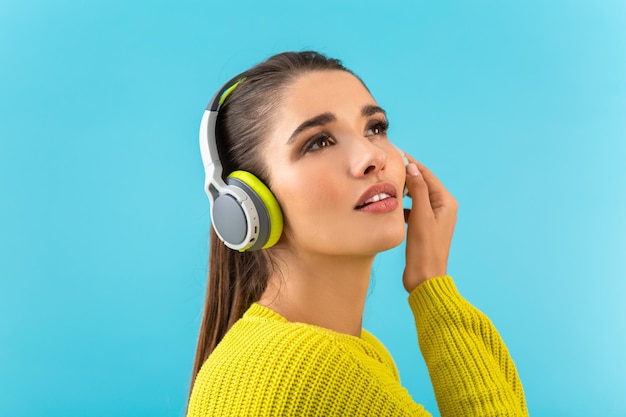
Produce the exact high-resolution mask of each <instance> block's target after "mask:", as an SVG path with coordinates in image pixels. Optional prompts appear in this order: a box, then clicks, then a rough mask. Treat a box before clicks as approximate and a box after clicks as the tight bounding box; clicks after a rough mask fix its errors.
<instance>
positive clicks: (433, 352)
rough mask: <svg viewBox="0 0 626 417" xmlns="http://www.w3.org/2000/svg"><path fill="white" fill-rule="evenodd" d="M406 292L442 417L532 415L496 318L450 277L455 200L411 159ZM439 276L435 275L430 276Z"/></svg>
mask: <svg viewBox="0 0 626 417" xmlns="http://www.w3.org/2000/svg"><path fill="white" fill-rule="evenodd" d="M409 159H410V161H411V163H410V164H408V166H407V187H408V189H409V194H410V196H411V198H412V199H413V207H412V208H411V210H407V211H406V213H405V214H406V219H407V224H408V235H407V245H406V267H405V270H404V274H403V283H404V287H405V289H406V290H407V291H408V292H409V293H410V295H409V304H410V306H411V309H412V311H413V314H414V316H415V323H416V327H417V331H418V339H419V344H420V348H421V350H422V354H423V356H424V359H425V361H426V365H427V366H428V370H429V373H430V376H431V380H432V383H433V387H434V389H435V395H436V397H437V402H438V404H439V408H440V411H441V415H442V416H497V415H512V416H527V415H528V411H527V410H526V403H525V399H524V393H523V390H522V386H521V382H520V380H519V378H518V375H517V371H516V370H515V365H514V364H513V361H512V360H511V358H510V356H509V353H508V351H507V349H506V346H505V345H504V343H503V342H502V339H501V338H500V335H499V334H498V332H497V330H496V329H495V327H494V326H493V324H492V323H491V321H490V320H489V319H488V318H487V317H486V316H485V315H484V314H482V313H481V312H480V311H478V310H477V309H475V308H474V307H473V306H472V305H471V304H469V303H468V302H467V301H466V300H465V299H463V298H462V297H461V296H460V295H459V293H458V292H457V290H456V287H455V286H454V283H453V281H452V279H451V278H450V277H447V276H446V269H447V263H448V253H449V250H450V244H451V241H452V235H453V232H454V226H455V223H456V213H457V208H458V205H457V202H456V200H455V199H454V197H452V195H450V193H449V192H448V191H447V190H446V189H445V187H444V186H443V185H442V184H441V182H440V181H439V180H438V179H437V178H436V177H435V176H434V175H433V174H432V173H431V172H430V171H429V170H428V169H427V168H426V167H424V166H423V165H421V164H419V163H418V162H417V161H415V160H414V159H412V158H409ZM432 277H436V278H432Z"/></svg>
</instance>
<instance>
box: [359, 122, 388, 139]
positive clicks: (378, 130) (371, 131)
mask: <svg viewBox="0 0 626 417" xmlns="http://www.w3.org/2000/svg"><path fill="white" fill-rule="evenodd" d="M388 129H389V122H387V121H386V120H374V121H372V122H371V123H370V124H369V125H368V126H367V129H366V130H365V136H379V135H386V134H387V130H388Z"/></svg>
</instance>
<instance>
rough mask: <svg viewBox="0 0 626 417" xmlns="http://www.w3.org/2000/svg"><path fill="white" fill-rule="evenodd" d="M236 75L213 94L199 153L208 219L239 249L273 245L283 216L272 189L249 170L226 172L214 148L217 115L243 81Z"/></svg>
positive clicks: (222, 237)
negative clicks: (207, 204) (209, 214)
mask: <svg viewBox="0 0 626 417" xmlns="http://www.w3.org/2000/svg"><path fill="white" fill-rule="evenodd" d="M244 80H245V77H243V76H241V75H238V76H237V77H234V78H232V79H231V80H230V81H228V82H227V83H226V84H224V86H222V88H220V89H219V90H218V91H217V93H215V95H214V96H213V98H212V99H211V101H210V102H209V104H208V106H207V107H206V109H205V110H204V114H203V115H202V120H201V122H200V137H199V139H200V154H201V156H202V164H203V165H204V172H205V179H204V191H205V192H206V194H207V196H208V197H209V201H210V202H211V223H212V225H213V229H214V230H215V232H216V233H217V235H218V237H219V238H220V239H221V240H222V241H223V242H224V244H225V245H226V246H228V247H229V248H231V249H235V250H239V251H241V252H243V251H246V250H256V249H262V248H267V247H270V246H272V245H273V244H275V243H276V241H278V239H279V238H280V236H281V234H282V227H283V218H282V212H281V210H280V207H279V205H278V202H277V201H276V199H275V198H274V196H273V195H272V193H271V191H270V190H269V189H268V188H267V187H266V186H265V185H264V184H263V182H261V181H260V180H259V179H258V178H256V177H255V176H254V175H252V174H251V173H249V172H244V171H235V172H232V173H229V175H228V178H227V179H226V181H224V179H222V174H223V167H222V162H221V161H220V158H219V153H218V151H217V138H216V135H215V128H216V125H217V116H218V114H219V111H220V109H221V107H222V105H223V104H224V101H225V100H226V98H227V97H228V96H229V95H230V94H231V93H232V92H233V90H234V89H235V88H236V87H237V86H238V85H239V84H240V83H242V82H243V81H244Z"/></svg>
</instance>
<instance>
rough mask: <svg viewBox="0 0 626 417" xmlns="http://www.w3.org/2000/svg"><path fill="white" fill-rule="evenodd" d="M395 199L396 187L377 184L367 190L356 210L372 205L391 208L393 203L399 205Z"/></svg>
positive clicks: (389, 184)
mask: <svg viewBox="0 0 626 417" xmlns="http://www.w3.org/2000/svg"><path fill="white" fill-rule="evenodd" d="M395 197H396V187H395V186H394V185H393V184H391V183H386V182H383V183H379V184H375V185H373V186H371V187H370V188H368V189H367V190H365V192H364V193H363V194H362V195H361V197H360V198H359V200H358V203H357V205H356V206H355V207H354V208H355V209H356V210H361V209H364V208H366V207H369V206H371V205H376V206H384V207H389V205H390V204H389V203H391V202H392V201H393V202H394V203H397V200H396V198H395ZM390 200H392V201H390Z"/></svg>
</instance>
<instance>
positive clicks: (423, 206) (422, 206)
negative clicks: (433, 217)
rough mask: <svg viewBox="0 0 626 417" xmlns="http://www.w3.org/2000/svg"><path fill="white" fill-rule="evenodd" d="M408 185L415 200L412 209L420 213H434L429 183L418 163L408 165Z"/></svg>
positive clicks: (410, 194)
mask: <svg viewBox="0 0 626 417" xmlns="http://www.w3.org/2000/svg"><path fill="white" fill-rule="evenodd" d="M406 186H407V188H408V189H409V196H411V200H412V201H413V204H412V211H417V212H418V213H419V214H420V215H428V214H429V213H431V214H432V207H431V205H430V196H429V190H428V185H427V184H426V181H425V180H424V177H423V175H422V174H421V172H420V170H419V168H418V167H417V165H416V164H414V163H412V162H411V163H409V164H408V165H407V166H406Z"/></svg>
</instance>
